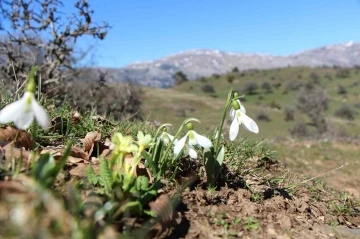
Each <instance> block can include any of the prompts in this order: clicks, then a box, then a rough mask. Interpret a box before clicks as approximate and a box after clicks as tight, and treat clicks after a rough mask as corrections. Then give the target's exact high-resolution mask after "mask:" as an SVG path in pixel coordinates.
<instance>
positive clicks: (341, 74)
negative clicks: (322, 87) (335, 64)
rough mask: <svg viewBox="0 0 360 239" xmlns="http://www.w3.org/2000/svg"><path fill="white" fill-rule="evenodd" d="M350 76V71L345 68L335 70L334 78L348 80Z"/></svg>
mask: <svg viewBox="0 0 360 239" xmlns="http://www.w3.org/2000/svg"><path fill="white" fill-rule="evenodd" d="M349 76H350V70H349V69H346V68H339V69H337V70H336V77H338V78H348V77H349Z"/></svg>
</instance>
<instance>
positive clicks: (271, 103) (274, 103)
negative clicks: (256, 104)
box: [269, 99, 281, 110]
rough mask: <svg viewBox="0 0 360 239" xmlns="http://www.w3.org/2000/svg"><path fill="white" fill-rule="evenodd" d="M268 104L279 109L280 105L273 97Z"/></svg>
mask: <svg viewBox="0 0 360 239" xmlns="http://www.w3.org/2000/svg"><path fill="white" fill-rule="evenodd" d="M269 106H270V107H271V108H274V109H279V110H280V109H281V106H280V105H279V104H278V103H277V102H276V101H275V100H274V99H272V100H271V101H270V104H269Z"/></svg>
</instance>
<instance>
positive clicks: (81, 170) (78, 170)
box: [69, 163, 100, 178]
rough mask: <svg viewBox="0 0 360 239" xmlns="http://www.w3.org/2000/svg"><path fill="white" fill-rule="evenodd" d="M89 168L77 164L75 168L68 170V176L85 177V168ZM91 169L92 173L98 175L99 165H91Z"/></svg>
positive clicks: (82, 164) (85, 165) (86, 165)
mask: <svg viewBox="0 0 360 239" xmlns="http://www.w3.org/2000/svg"><path fill="white" fill-rule="evenodd" d="M87 167H90V166H89V165H88V164H84V163H79V164H78V165H77V166H76V167H75V168H73V169H71V170H70V172H69V173H70V175H71V176H76V177H81V178H83V177H86V168H87ZM91 167H92V168H93V170H94V172H95V173H96V174H99V173H100V167H99V165H91Z"/></svg>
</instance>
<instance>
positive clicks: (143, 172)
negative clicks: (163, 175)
mask: <svg viewBox="0 0 360 239" xmlns="http://www.w3.org/2000/svg"><path fill="white" fill-rule="evenodd" d="M135 176H136V177H138V176H145V177H147V178H148V179H149V183H153V182H154V177H153V176H152V174H151V172H150V170H149V169H148V168H146V167H145V165H144V164H143V163H142V162H140V163H138V165H137V167H136V171H135Z"/></svg>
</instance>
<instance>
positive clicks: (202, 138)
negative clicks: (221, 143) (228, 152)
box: [192, 131, 212, 148]
mask: <svg viewBox="0 0 360 239" xmlns="http://www.w3.org/2000/svg"><path fill="white" fill-rule="evenodd" d="M192 132H193V134H194V137H195V140H196V142H197V143H198V144H199V145H200V146H202V147H204V148H210V147H211V146H212V143H211V140H210V139H208V138H206V137H205V136H202V135H200V134H198V133H196V132H195V131H192Z"/></svg>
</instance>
